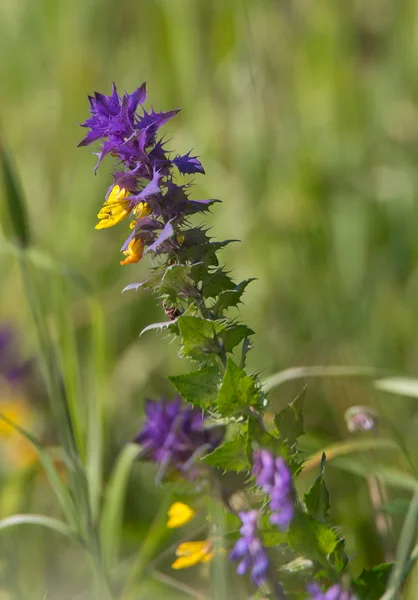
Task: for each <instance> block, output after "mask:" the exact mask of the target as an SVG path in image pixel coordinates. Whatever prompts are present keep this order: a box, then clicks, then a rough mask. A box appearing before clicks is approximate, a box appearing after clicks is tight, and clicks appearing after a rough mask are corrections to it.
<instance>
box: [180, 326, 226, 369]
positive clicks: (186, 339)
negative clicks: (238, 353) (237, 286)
mask: <svg viewBox="0 0 418 600" xmlns="http://www.w3.org/2000/svg"><path fill="white" fill-rule="evenodd" d="M177 323H178V326H179V329H180V335H181V337H182V348H181V353H182V355H183V356H189V357H190V358H193V359H194V360H198V361H202V358H203V356H202V355H207V354H216V353H218V351H219V345H218V342H217V341H216V339H215V338H216V334H217V333H219V331H220V330H221V329H222V327H223V325H222V323H220V322H219V321H211V320H209V319H201V318H200V317H192V316H189V315H182V316H181V317H179V318H178V319H177Z"/></svg>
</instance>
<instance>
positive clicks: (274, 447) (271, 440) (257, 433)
mask: <svg viewBox="0 0 418 600" xmlns="http://www.w3.org/2000/svg"><path fill="white" fill-rule="evenodd" d="M248 442H249V448H248V452H249V453H251V454H252V451H253V446H254V445H256V446H257V447H260V448H265V449H266V450H270V452H272V453H273V454H274V455H275V456H283V458H285V459H286V460H287V461H288V462H289V464H290V467H291V468H292V470H294V469H295V465H293V464H292V463H291V457H292V452H291V450H290V448H289V446H287V445H286V444H285V443H283V442H282V441H281V440H280V439H279V438H278V437H276V436H275V435H273V434H272V433H270V432H268V431H266V429H265V427H264V423H263V421H262V419H261V417H253V416H250V418H249V419H248Z"/></svg>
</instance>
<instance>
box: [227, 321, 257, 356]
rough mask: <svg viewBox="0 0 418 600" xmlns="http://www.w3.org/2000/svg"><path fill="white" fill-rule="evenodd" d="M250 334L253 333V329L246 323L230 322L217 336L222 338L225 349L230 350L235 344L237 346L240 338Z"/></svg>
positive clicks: (240, 340)
mask: <svg viewBox="0 0 418 600" xmlns="http://www.w3.org/2000/svg"><path fill="white" fill-rule="evenodd" d="M250 335H254V331H253V330H252V329H250V328H249V327H247V326H246V325H240V324H237V323H231V324H230V325H227V327H225V328H224V329H223V330H222V331H221V332H220V334H219V337H220V338H222V341H223V344H224V348H225V351H226V352H232V350H233V349H234V348H235V346H238V344H239V343H240V342H242V340H244V339H245V338H248V337H249V336H250Z"/></svg>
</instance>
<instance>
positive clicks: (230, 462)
mask: <svg viewBox="0 0 418 600" xmlns="http://www.w3.org/2000/svg"><path fill="white" fill-rule="evenodd" d="M202 461H203V462H205V463H206V464H207V465H210V466H211V467H214V468H216V469H222V470H224V471H237V472H238V473H239V472H240V471H245V470H247V471H248V470H249V469H250V463H249V462H248V459H247V455H246V452H245V438H244V436H242V435H237V437H235V438H233V439H232V440H229V441H227V442H224V443H223V444H222V445H221V446H218V447H217V448H216V449H215V450H214V451H213V452H211V453H210V454H207V455H206V456H205V457H204V458H202Z"/></svg>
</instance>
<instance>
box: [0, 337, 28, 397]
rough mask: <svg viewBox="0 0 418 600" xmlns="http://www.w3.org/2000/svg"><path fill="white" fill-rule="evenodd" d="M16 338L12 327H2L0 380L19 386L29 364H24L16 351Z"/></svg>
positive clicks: (0, 338)
mask: <svg viewBox="0 0 418 600" xmlns="http://www.w3.org/2000/svg"><path fill="white" fill-rule="evenodd" d="M15 344H16V336H15V333H14V331H13V329H12V328H11V327H9V326H8V325H0V380H1V379H2V378H4V379H5V380H6V382H7V383H10V384H11V385H18V384H20V383H21V382H22V380H23V379H24V376H25V375H26V374H27V372H28V367H29V364H28V362H22V360H20V359H19V357H18V356H17V353H16V350H15Z"/></svg>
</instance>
